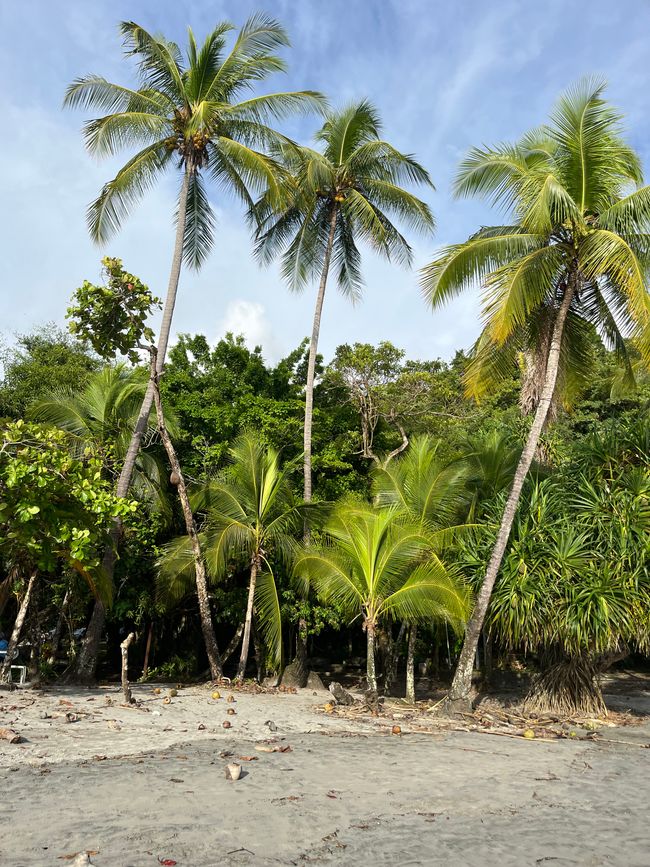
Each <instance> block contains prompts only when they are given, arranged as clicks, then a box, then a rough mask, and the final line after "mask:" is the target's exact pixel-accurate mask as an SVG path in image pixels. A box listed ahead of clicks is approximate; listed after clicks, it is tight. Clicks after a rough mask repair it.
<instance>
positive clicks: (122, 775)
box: [0, 686, 650, 867]
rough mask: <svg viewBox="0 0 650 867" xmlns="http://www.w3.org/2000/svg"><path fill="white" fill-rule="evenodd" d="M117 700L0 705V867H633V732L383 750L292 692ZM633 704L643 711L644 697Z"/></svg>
mask: <svg viewBox="0 0 650 867" xmlns="http://www.w3.org/2000/svg"><path fill="white" fill-rule="evenodd" d="M134 692H135V695H136V697H137V698H139V699H141V700H142V701H143V708H145V709H140V710H138V709H131V708H126V707H123V706H120V705H119V702H120V699H121V696H120V693H119V692H118V690H117V689H115V688H114V687H110V688H109V687H107V688H102V689H94V690H75V689H71V688H70V689H55V688H52V689H50V690H47V691H45V692H43V691H35V690H20V691H15V692H13V693H6V692H4V693H0V725H5V726H6V725H11V726H12V727H13V728H15V729H16V730H17V731H19V732H20V734H21V735H22V736H23V737H24V738H25V741H24V742H23V743H20V744H14V745H12V744H9V743H8V742H6V741H2V742H0V774H1V775H2V807H0V810H1V811H2V822H1V823H0V865H2V867H32V865H39V867H46V865H63V864H65V863H67V862H66V861H65V860H63V859H62V856H65V855H71V854H73V853H75V852H79V851H82V850H90V851H94V852H96V854H94V855H93V856H92V863H93V864H95V865H97V867H104V865H117V867H128V865H132V867H156V865H159V864H160V861H159V859H161V860H162V861H164V860H165V859H168V860H170V861H175V862H177V864H178V867H210V865H228V864H251V865H271V864H273V865H288V864H306V863H314V864H338V865H357V864H358V865H362V864H372V865H384V864H386V865H387V864H391V865H421V864H423V865H445V867H461V865H462V867H473V865H477V867H478V865H481V867H492V865H516V867H527V865H544V867H546V865H549V867H565V865H589V867H596V865H621V867H647V865H649V864H650V825H649V823H648V794H649V790H650V786H649V784H648V779H649V772H650V749H647V748H645V747H644V745H645V744H647V743H649V742H650V723H648V722H644V723H642V724H641V725H638V726H633V727H632V726H631V727H625V728H607V729H603V730H602V732H601V733H599V739H598V741H597V742H596V741H594V742H587V741H574V740H556V741H552V742H546V741H542V740H533V741H527V740H524V739H523V738H506V737H495V736H493V735H487V734H480V733H473V732H471V733H468V732H453V731H437V732H433V733H431V734H422V733H409V727H408V723H407V722H405V723H404V724H403V726H402V728H403V731H404V733H403V734H402V735H397V736H396V735H392V734H391V733H390V725H388V724H387V723H385V722H383V721H381V720H373V719H370V718H368V719H364V720H349V719H344V718H338V717H337V718H333V717H331V716H327V715H326V714H324V713H323V712H322V710H321V709H320V708H322V704H323V702H324V701H326V700H327V696H326V694H320V695H316V694H314V693H312V692H311V691H307V690H303V691H301V692H300V693H299V694H298V695H287V694H262V695H250V694H245V693H235V695H236V699H237V701H236V702H234V703H232V704H227V703H226V701H225V696H226V695H227V694H228V692H229V690H228V689H227V688H226V689H221V692H222V694H223V696H224V699H222V700H220V701H218V702H215V701H212V699H211V698H210V692H211V691H210V690H209V689H206V688H202V687H192V688H189V689H183V690H181V691H180V692H179V694H178V696H177V697H175V698H173V699H172V703H171V704H169V705H164V704H163V703H162V697H163V696H164V695H165V692H166V691H165V690H163V692H162V693H161V695H159V696H154V695H152V693H151V688H150V687H148V686H147V687H144V686H136V687H135V688H134ZM107 699H108V700H111V701H113V702H115V703H114V704H112V705H109V704H108V703H107ZM62 700H63V702H70V704H65V703H64V704H61V701H62ZM615 701H616V702H618V705H619V706H621V707H623V706H630V705H631V704H632V699H630V698H629V697H628V696H621V695H619V696H617V697H616V699H615ZM634 701H636V703H637V705H641V706H642V709H645V710H650V693H648V692H647V691H646V692H642V691H641V692H640V693H638V694H637V696H636V697H635V699H634ZM227 707H231V708H234V709H235V710H236V714H235V715H232V716H227V715H226V712H225V711H226V708H227ZM66 713H74V714H76V715H77V717H78V719H77V721H75V722H66V717H65V714H66ZM45 714H49V718H42V717H43V716H44V715H45ZM224 720H228V721H230V722H231V723H232V728H231V729H229V730H226V729H224V728H223V727H222V722H223V721H224ZM267 721H270V722H272V723H273V724H274V726H275V727H276V729H277V730H276V731H275V732H272V731H271V728H272V727H273V726H271V727H269V726H268V725H266V722H267ZM199 726H203V727H204V728H199ZM259 746H266V747H267V749H268V747H273V746H275V747H286V746H290V747H291V750H290V751H286V752H268V751H263V750H260V749H258V747H259ZM228 754H232V755H228ZM239 756H255V757H256V760H255V761H248V762H247V761H242V760H240V759H238V758H237V757H239ZM233 761H239V763H240V764H241V765H242V768H243V774H242V778H241V779H240V780H238V781H237V782H233V781H229V780H227V779H226V776H225V772H224V770H225V766H226V765H227V764H228V763H229V762H233Z"/></svg>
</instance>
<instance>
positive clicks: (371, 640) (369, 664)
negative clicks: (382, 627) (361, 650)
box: [366, 621, 377, 692]
mask: <svg viewBox="0 0 650 867" xmlns="http://www.w3.org/2000/svg"><path fill="white" fill-rule="evenodd" d="M366 639H367V643H368V650H367V660H366V680H367V681H368V689H369V690H371V691H372V692H377V669H376V667H375V625H374V623H370V622H369V621H366Z"/></svg>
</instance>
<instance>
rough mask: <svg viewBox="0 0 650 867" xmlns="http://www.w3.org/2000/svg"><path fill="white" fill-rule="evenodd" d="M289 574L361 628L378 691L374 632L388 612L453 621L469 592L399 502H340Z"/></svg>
mask: <svg viewBox="0 0 650 867" xmlns="http://www.w3.org/2000/svg"><path fill="white" fill-rule="evenodd" d="M294 572H295V574H296V575H297V576H299V577H300V579H301V580H302V581H303V582H305V583H306V582H309V583H310V584H311V585H312V586H313V587H314V588H315V590H316V592H317V593H318V594H319V596H321V598H322V599H323V601H325V602H327V603H335V604H336V605H337V606H339V607H340V608H341V610H342V611H343V613H344V614H345V615H347V616H349V618H350V620H353V619H356V618H357V617H361V618H362V624H363V628H364V630H365V632H366V637H367V643H368V652H367V667H366V672H367V681H368V689H370V690H373V691H375V692H376V691H377V674H376V670H375V631H376V628H377V625H378V623H379V622H381V621H382V620H384V619H385V618H386V617H389V616H390V617H401V618H402V619H403V620H406V621H408V622H410V623H414V622H417V621H418V620H427V621H430V620H431V619H437V620H445V621H448V622H450V623H451V624H452V625H453V626H454V627H459V626H460V625H461V624H462V623H463V622H464V619H465V616H466V614H467V611H468V594H467V592H466V590H465V587H464V585H463V584H462V583H461V582H459V581H457V580H456V579H455V578H454V577H453V576H452V575H451V574H450V573H449V572H448V571H447V569H446V568H445V566H444V565H443V563H442V562H441V561H440V559H439V558H438V557H437V556H436V554H435V540H434V538H432V536H431V534H430V533H428V532H427V531H426V530H425V529H423V527H422V526H421V525H420V524H418V523H413V522H412V521H410V520H409V516H408V515H407V514H406V513H405V512H404V511H403V510H402V509H400V508H399V506H389V507H384V508H378V507H375V506H371V505H369V504H367V503H360V502H356V501H351V500H344V501H342V502H341V503H339V505H338V506H337V507H336V508H335V510H334V512H333V513H332V515H331V517H330V518H329V519H328V520H327V522H326V524H325V527H324V541H323V543H322V544H321V545H319V546H313V547H309V546H307V547H305V548H304V550H303V552H302V553H301V554H299V555H298V556H297V557H296V560H295V563H294Z"/></svg>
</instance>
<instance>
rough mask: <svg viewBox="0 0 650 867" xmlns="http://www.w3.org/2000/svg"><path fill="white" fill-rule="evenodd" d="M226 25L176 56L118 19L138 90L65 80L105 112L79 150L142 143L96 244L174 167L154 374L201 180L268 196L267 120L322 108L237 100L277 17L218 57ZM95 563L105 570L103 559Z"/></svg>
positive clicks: (192, 247)
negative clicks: (171, 229) (176, 181)
mask: <svg viewBox="0 0 650 867" xmlns="http://www.w3.org/2000/svg"><path fill="white" fill-rule="evenodd" d="M233 30H234V27H233V25H232V24H230V23H228V22H223V23H221V24H219V25H217V27H216V28H215V29H214V30H213V31H212V33H210V34H209V35H208V36H207V38H206V39H205V41H204V43H203V45H202V46H201V47H199V46H198V45H197V43H196V40H195V38H194V34H193V33H192V31H191V30H189V33H188V48H187V58H186V59H184V58H183V56H182V54H181V51H180V49H179V47H178V45H176V44H175V43H174V42H170V41H169V40H167V39H165V38H164V37H162V36H152V35H151V34H149V33H147V31H146V30H144V29H143V28H142V27H139V26H138V25H137V24H135V23H133V22H132V21H128V22H123V23H122V25H121V31H122V34H123V36H124V45H125V51H126V55H127V56H128V57H134V58H135V59H136V61H137V64H138V74H139V86H138V87H137V88H136V89H131V88H128V87H124V86H122V85H118V84H114V83H112V82H110V81H107V80H106V79H105V78H102V77H100V76H97V75H89V76H85V77H83V78H79V79H77V80H75V81H74V82H73V83H72V84H71V85H70V87H69V88H68V90H67V92H66V96H65V105H67V106H70V107H81V108H86V109H88V108H97V109H99V110H101V111H104V112H106V114H104V115H103V116H102V117H99V118H97V119H95V120H91V121H89V122H88V123H87V124H86V129H85V135H86V145H87V147H88V150H89V151H90V152H91V153H92V154H93V155H95V156H99V157H105V156H112V155H113V154H115V153H117V152H118V151H121V150H123V149H125V148H130V147H133V146H139V147H140V148H141V149H140V150H139V151H138V152H137V153H136V154H135V155H134V156H133V157H131V158H130V159H129V160H128V162H126V163H125V165H124V166H123V167H122V168H121V169H120V171H119V172H118V173H117V175H116V176H115V177H114V178H113V180H112V181H109V182H108V183H107V184H105V185H104V187H103V189H102V191H101V193H100V195H99V196H98V198H97V199H96V200H95V201H94V202H93V203H92V204H91V205H90V207H89V209H88V226H89V229H90V233H91V235H92V237H93V239H94V240H95V241H97V242H98V243H102V244H103V243H105V242H106V241H107V240H108V239H109V238H110V237H111V236H112V235H113V234H114V233H115V232H116V231H117V230H118V229H119V228H120V226H121V223H122V220H123V219H124V218H125V217H126V216H128V214H129V213H130V211H131V208H132V207H133V206H134V205H135V203H136V202H137V201H138V200H139V199H140V198H141V197H142V196H143V195H144V193H145V192H146V191H147V190H148V189H149V188H150V187H151V186H152V185H153V184H154V183H155V181H156V180H158V179H159V177H160V176H161V175H162V174H163V173H164V172H165V171H169V170H174V171H180V174H181V188H180V193H179V198H178V203H177V206H176V214H175V219H176V239H175V244H174V252H173V256H172V265H171V271H170V275H169V284H168V289H167V297H166V300H165V307H164V310H163V318H162V324H161V327H160V335H159V338H158V347H157V367H158V371H159V372H161V371H162V369H163V367H164V362H165V355H166V352H167V344H168V342H169V335H170V330H171V321H172V315H173V311H174V305H175V303H176V294H177V290H178V282H179V278H180V272H181V265H182V263H183V262H186V263H187V264H188V265H190V266H191V267H193V268H197V269H198V268H199V267H200V266H201V265H202V264H203V262H204V260H205V259H206V257H207V255H208V253H209V252H210V250H211V248H212V245H213V236H214V215H213V213H212V209H211V207H210V203H209V201H208V197H207V193H206V188H205V176H206V175H207V176H208V177H209V178H210V179H211V180H212V181H214V182H215V183H216V184H218V185H219V186H220V187H222V188H224V189H226V190H228V191H229V192H231V193H234V194H235V195H236V196H237V197H238V198H240V199H241V200H242V201H243V202H244V203H245V204H246V206H247V207H250V206H251V204H252V199H251V195H252V194H254V192H255V191H256V190H259V189H261V188H266V189H268V190H269V191H270V197H271V199H273V196H274V195H275V193H276V192H277V190H278V181H279V167H278V165H277V164H276V163H275V162H274V161H273V160H272V159H270V158H269V157H268V156H266V155H265V154H264V153H263V152H262V151H261V150H260V148H268V147H269V146H272V145H275V146H279V145H280V143H282V145H283V146H285V145H286V144H287V140H286V139H284V137H282V136H281V135H280V134H279V133H277V132H276V131H275V130H273V129H272V128H271V127H270V126H269V125H268V122H269V121H272V120H276V119H278V118H281V117H283V116H285V115H287V114H289V113H291V112H295V111H303V110H313V109H318V108H320V107H321V105H322V97H320V96H319V95H318V94H316V93H313V92H310V91H301V92H288V93H272V94H265V95H259V96H247V94H248V93H249V92H250V91H251V90H252V89H253V88H254V87H255V86H256V84H257V83H258V82H259V81H263V80H264V79H266V78H268V77H269V75H271V74H272V73H274V72H279V71H282V70H284V62H283V61H282V59H281V58H280V57H279V56H278V55H277V54H276V51H277V50H278V49H280V48H281V47H283V46H286V45H288V44H289V41H288V38H287V35H286V33H285V31H284V30H283V29H282V27H280V25H279V24H278V23H277V22H275V21H274V20H272V19H270V18H268V17H266V16H264V15H254V16H252V17H251V18H250V19H249V20H248V21H247V23H246V24H245V25H244V26H243V27H242V28H241V30H240V31H239V33H238V34H237V36H236V37H235V39H234V42H233V45H232V47H231V49H230V51H226V43H227V37H228V34H229V33H230V32H231V31H233ZM244 96H247V98H242V97H244ZM152 405H153V389H152V387H151V385H150V386H149V387H148V388H147V391H146V393H145V397H144V400H143V402H142V407H141V411H140V414H139V416H138V420H137V423H136V425H135V428H134V430H133V435H132V438H131V441H130V444H129V448H128V450H127V452H126V456H125V459H124V464H123V467H122V471H121V473H120V476H119V479H118V482H117V494H118V495H119V496H125V495H126V493H127V491H128V488H129V485H130V483H131V477H132V474H133V468H134V466H135V460H136V456H137V453H138V450H139V448H140V443H141V441H142V437H143V435H144V432H145V430H146V428H147V425H148V421H149V414H150V412H151V408H152ZM105 566H106V568H107V570H108V571H111V570H112V568H113V563H112V560H111V558H107V561H106V564H105ZM103 622H104V613H103V611H102V610H101V609H100V608H98V607H97V608H96V610H95V614H94V616H93V620H92V622H91V624H90V625H89V628H88V632H87V638H86V641H85V644H84V647H83V649H82V652H81V654H80V657H79V662H78V669H79V672H80V673H81V674H82V675H84V676H92V672H93V670H94V666H95V657H96V652H97V647H98V642H99V637H100V635H101V630H102V627H103Z"/></svg>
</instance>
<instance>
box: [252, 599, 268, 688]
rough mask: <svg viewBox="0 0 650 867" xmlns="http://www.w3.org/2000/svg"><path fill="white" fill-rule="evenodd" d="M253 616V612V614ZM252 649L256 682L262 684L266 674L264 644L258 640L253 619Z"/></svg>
mask: <svg viewBox="0 0 650 867" xmlns="http://www.w3.org/2000/svg"><path fill="white" fill-rule="evenodd" d="M253 614H255V612H253ZM252 635H253V648H254V650H255V662H256V664H257V682H258V683H262V681H263V680H264V676H265V674H266V670H265V669H266V666H265V665H264V644H263V643H262V639H261V638H260V634H259V632H258V630H257V627H256V626H255V617H253V627H252Z"/></svg>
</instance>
